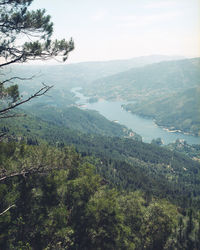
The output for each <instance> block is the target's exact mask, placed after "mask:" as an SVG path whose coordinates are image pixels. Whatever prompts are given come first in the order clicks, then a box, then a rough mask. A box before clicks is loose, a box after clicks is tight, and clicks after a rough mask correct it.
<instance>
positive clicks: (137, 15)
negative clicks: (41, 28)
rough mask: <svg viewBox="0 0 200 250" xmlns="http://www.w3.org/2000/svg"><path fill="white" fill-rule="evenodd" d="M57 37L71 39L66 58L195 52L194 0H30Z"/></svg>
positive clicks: (199, 18) (199, 8)
mask: <svg viewBox="0 0 200 250" xmlns="http://www.w3.org/2000/svg"><path fill="white" fill-rule="evenodd" d="M32 6H33V7H34V8H45V9H46V10H47V13H48V14H50V15H51V16H52V21H53V22H54V30H55V32H54V34H55V37H57V38H70V37H72V38H73V39H74V41H75V47H76V48H75V50H74V51H73V52H72V53H71V54H70V56H69V60H68V62H80V61H94V60H95V61H97V60H98V61H100V60H112V59H125V58H132V57H137V56H144V55H151V54H164V55H183V56H186V57H197V56H200V0H57V1H56V0H35V1H34V2H33V4H32Z"/></svg>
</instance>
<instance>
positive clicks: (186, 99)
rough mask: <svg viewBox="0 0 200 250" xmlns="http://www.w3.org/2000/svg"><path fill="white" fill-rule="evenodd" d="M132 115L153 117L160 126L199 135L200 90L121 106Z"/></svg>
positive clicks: (190, 90) (189, 90)
mask: <svg viewBox="0 0 200 250" xmlns="http://www.w3.org/2000/svg"><path fill="white" fill-rule="evenodd" d="M123 107H124V108H125V109H126V110H130V111H131V112H132V113H135V114H139V115H143V116H149V117H153V118H154V119H155V121H156V123H157V124H158V125H160V126H164V127H166V128H169V129H170V130H181V131H184V132H187V133H191V134H195V135H200V88H199V87H197V88H191V89H188V90H186V91H184V92H181V93H177V94H174V95H171V96H168V97H165V98H158V99H155V100H153V101H152V100H149V101H148V100H147V101H143V102H140V103H136V104H128V105H124V106H123Z"/></svg>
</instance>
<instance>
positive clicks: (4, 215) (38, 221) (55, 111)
mask: <svg viewBox="0 0 200 250" xmlns="http://www.w3.org/2000/svg"><path fill="white" fill-rule="evenodd" d="M32 2H33V0H23V1H21V0H6V1H4V0H2V1H0V34H1V37H0V58H1V59H2V60H1V61H0V73H1V74H0V249H3V250H4V249H5V250H7V249H8V250H10V249H17V250H18V249H19V250H31V249H33V250H40V249H41V250H42V249H44V250H50V249H70V250H90V249H91V250H93V249H99V250H123V249H124V250H129V249H130V250H134V249H136V250H144V249H146V250H163V249H166V250H167V249H168V250H171V249H177V250H190V249H191V250H193V249H194V250H199V249H200V156H199V152H200V147H199V145H188V144H187V142H185V141H181V140H177V141H176V142H174V143H171V144H169V145H167V146H161V145H160V143H159V142H160V140H159V139H157V140H153V141H152V143H144V142H142V139H141V136H140V135H138V134H136V133H135V132H134V131H132V130H130V129H128V128H127V127H125V126H123V125H120V124H118V123H116V122H114V121H109V120H107V119H106V118H105V117H103V116H102V115H100V114H99V113H97V112H96V111H90V110H81V109H79V108H77V105H75V102H76V99H77V98H76V97H75V96H74V95H73V93H72V92H70V89H71V88H72V87H77V86H78V87H79V86H81V87H83V86H85V87H88V86H90V87H91V86H92V85H93V84H94V82H95V81H97V82H100V85H101V83H102V79H105V80H106V81H107V79H109V81H110V79H111V78H112V79H114V80H113V83H114V81H115V80H116V79H118V81H119V84H117V81H116V82H115V84H116V89H115V91H114V92H113V93H114V97H113V98H121V97H122V96H123V95H126V93H125V92H126V91H128V93H133V92H134V91H133V90H132V89H130V88H129V89H126V88H124V91H123V92H120V96H118V94H119V92H118V90H117V86H120V84H121V83H120V81H121V79H122V78H123V77H124V75H126V77H127V82H128V81H129V76H130V75H132V73H133V75H134V76H135V77H136V76H137V80H138V84H140V83H141V82H142V81H143V80H144V78H143V80H142V78H141V76H142V77H146V78H148V79H149V86H150V87H151V84H155V83H157V82H156V79H155V77H156V74H155V69H156V70H158V69H160V71H159V72H157V75H158V74H160V79H161V82H159V83H160V84H161V85H162V88H160V90H161V89H162V91H165V90H166V86H165V83H166V81H165V80H166V79H165V78H167V79H168V76H169V75H171V78H170V79H172V77H174V76H176V78H175V79H173V81H172V82H171V86H172V85H173V83H174V82H177V81H176V80H177V79H179V76H180V75H179V74H178V73H177V72H179V71H181V76H182V78H181V79H182V80H183V79H184V83H185V88H186V89H187V86H188V84H189V82H190V85H194V87H196V76H197V75H198V74H199V73H197V68H198V64H199V59H191V60H181V61H180V62H179V61H169V62H161V61H162V60H169V59H173V58H170V57H164V56H151V57H141V58H135V59H130V60H123V61H110V62H96V63H81V64H78V65H68V66H67V67H64V66H60V65H59V66H56V67H53V70H52V66H50V67H46V66H44V67H41V68H42V69H43V73H44V72H45V71H46V72H48V77H46V76H44V75H43V76H42V78H40V80H41V79H42V85H39V84H38V83H37V81H36V80H35V79H36V78H37V76H35V75H34V74H33V75H32V74H31V69H33V71H34V70H36V71H37V69H38V68H40V67H39V66H30V67H29V66H21V64H20V65H17V66H16V67H13V68H12V67H7V66H10V65H13V63H14V64H15V63H16V62H17V63H25V62H28V61H31V60H41V59H42V60H46V59H51V58H54V57H61V58H62V59H63V61H65V60H66V59H67V56H68V54H69V53H70V52H71V51H72V50H73V49H74V42H73V40H72V39H70V40H69V41H67V40H65V39H62V40H52V35H53V23H52V22H51V18H50V16H49V15H47V14H46V13H45V11H44V10H36V11H33V10H29V7H30V5H31V3H32ZM22 35H25V38H27V41H26V42H25V43H24V44H23V45H22V46H20V45H19V43H18V41H19V40H20V39H21V36H22ZM30 37H31V38H32V40H30ZM176 59H177V58H176ZM134 67H135V68H134ZM57 70H58V71H57ZM127 70H128V71H127ZM144 70H146V74H144ZM125 71H127V72H129V73H130V74H128V73H127V72H125ZM153 71H154V74H153V73H152V72H153ZM62 72H63V74H65V77H64V78H65V80H64V78H63V77H60V78H59V77H57V76H58V75H62ZM138 72H139V73H138ZM164 72H166V74H163V73H164ZM169 72H170V74H169ZM191 72H192V73H191ZM183 73H184V74H183ZM190 73H191V74H190ZM114 74H118V75H117V76H116V75H114ZM138 74H139V75H138ZM113 75H114V76H113ZM149 75H151V76H152V77H149ZM119 76H122V78H120V77H119ZM161 76H162V77H161ZM102 77H103V78H102ZM131 77H132V76H131ZM98 78H101V79H100V80H98ZM150 79H151V81H150ZM43 80H44V81H43ZM51 80H53V81H55V82H56V81H57V82H58V86H59V88H57V89H56V88H55V89H53V86H52V82H51ZM18 81H19V82H20V84H16V83H18ZM21 81H22V83H21ZM26 81H30V82H29V83H30V84H29V85H26V84H24V83H23V82H26ZM134 81H135V80H134ZM35 82H36V83H35ZM86 82H87V84H86V85H88V86H86V85H85V83H86ZM144 82H145V81H144ZM182 82H183V81H180V82H179V81H178V85H177V90H179V87H178V86H180V85H182ZM113 83H112V84H111V89H109V86H108V91H113ZM73 84H74V85H73ZM145 84H146V83H145ZM145 84H144V86H143V87H142V88H144V89H145V88H146V85H145ZM97 86H98V84H97V85H96V87H94V88H97ZM101 86H103V87H104V85H101ZM138 86H139V85H138ZM138 86H137V88H138ZM90 87H89V88H90ZM124 87H126V82H124ZM154 87H155V86H154ZM191 87H192V86H191ZM98 90H99V91H101V88H98ZM83 91H85V90H84V89H83ZM91 91H93V89H92V88H91ZM120 91H121V90H120ZM142 91H143V90H142ZM162 91H161V92H162ZM161 92H159V91H158V93H160V94H161ZM166 92H167V91H166ZM47 93H51V94H52V97H51V96H46V94H47ZM109 93H111V92H109ZM152 93H153V92H152ZM162 93H163V92H162ZM101 94H102V92H101ZM153 96H154V97H155V95H153ZM38 97H40V98H38ZM92 97H94V98H99V97H100V96H99V95H97V96H96V97H95V96H92ZM126 97H127V99H128V98H129V96H128V95H126ZM106 98H112V97H111V96H106ZM90 101H94V100H93V99H91V100H90Z"/></svg>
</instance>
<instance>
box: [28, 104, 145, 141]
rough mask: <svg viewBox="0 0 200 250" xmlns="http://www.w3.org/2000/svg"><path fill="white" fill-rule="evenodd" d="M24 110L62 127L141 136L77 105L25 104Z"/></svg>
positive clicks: (105, 133) (119, 135) (91, 132)
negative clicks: (63, 106)
mask: <svg viewBox="0 0 200 250" xmlns="http://www.w3.org/2000/svg"><path fill="white" fill-rule="evenodd" d="M26 110H27V112H28V113H32V114H34V115H35V116H37V117H38V118H41V119H42V120H43V121H47V122H50V123H51V124H54V125H58V126H60V127H62V128H69V129H73V130H78V131H80V132H82V133H86V134H101V135H105V136H117V137H129V136H130V134H134V136H132V138H133V139H137V140H141V136H140V135H138V134H136V133H133V131H132V130H131V129H128V128H127V127H125V126H123V125H120V124H118V123H115V122H111V121H109V120H107V119H106V118H105V117H104V116H102V115H100V114H99V113H98V112H97V111H94V110H81V109H79V108H77V107H68V108H56V107H52V106H49V105H46V104H41V103H39V104H35V105H30V106H27V107H26ZM131 132H132V133H131Z"/></svg>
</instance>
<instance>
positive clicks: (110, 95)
mask: <svg viewBox="0 0 200 250" xmlns="http://www.w3.org/2000/svg"><path fill="white" fill-rule="evenodd" d="M199 72H200V71H199V58H194V59H185V60H178V61H169V62H166V61H165V62H160V63H152V64H151V65H147V66H144V67H138V68H137V67H135V68H132V69H129V70H128V71H124V72H121V73H118V74H113V75H111V76H108V77H101V78H99V79H97V80H95V81H93V82H92V83H91V84H89V85H88V86H87V85H86V86H85V87H84V93H86V95H87V96H90V97H94V96H95V97H96V96H97V97H101V98H104V99H107V100H110V99H112V100H113V99H114V100H116V99H119V98H120V99H123V100H126V101H135V100H142V101H143V100H145V99H146V98H147V97H148V99H149V98H151V100H153V99H154V98H155V97H161V96H164V95H165V96H166V95H167V94H172V93H175V92H176V93H178V92H179V91H183V90H186V89H188V88H192V87H197V86H198V83H199V78H200V73H199Z"/></svg>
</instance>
